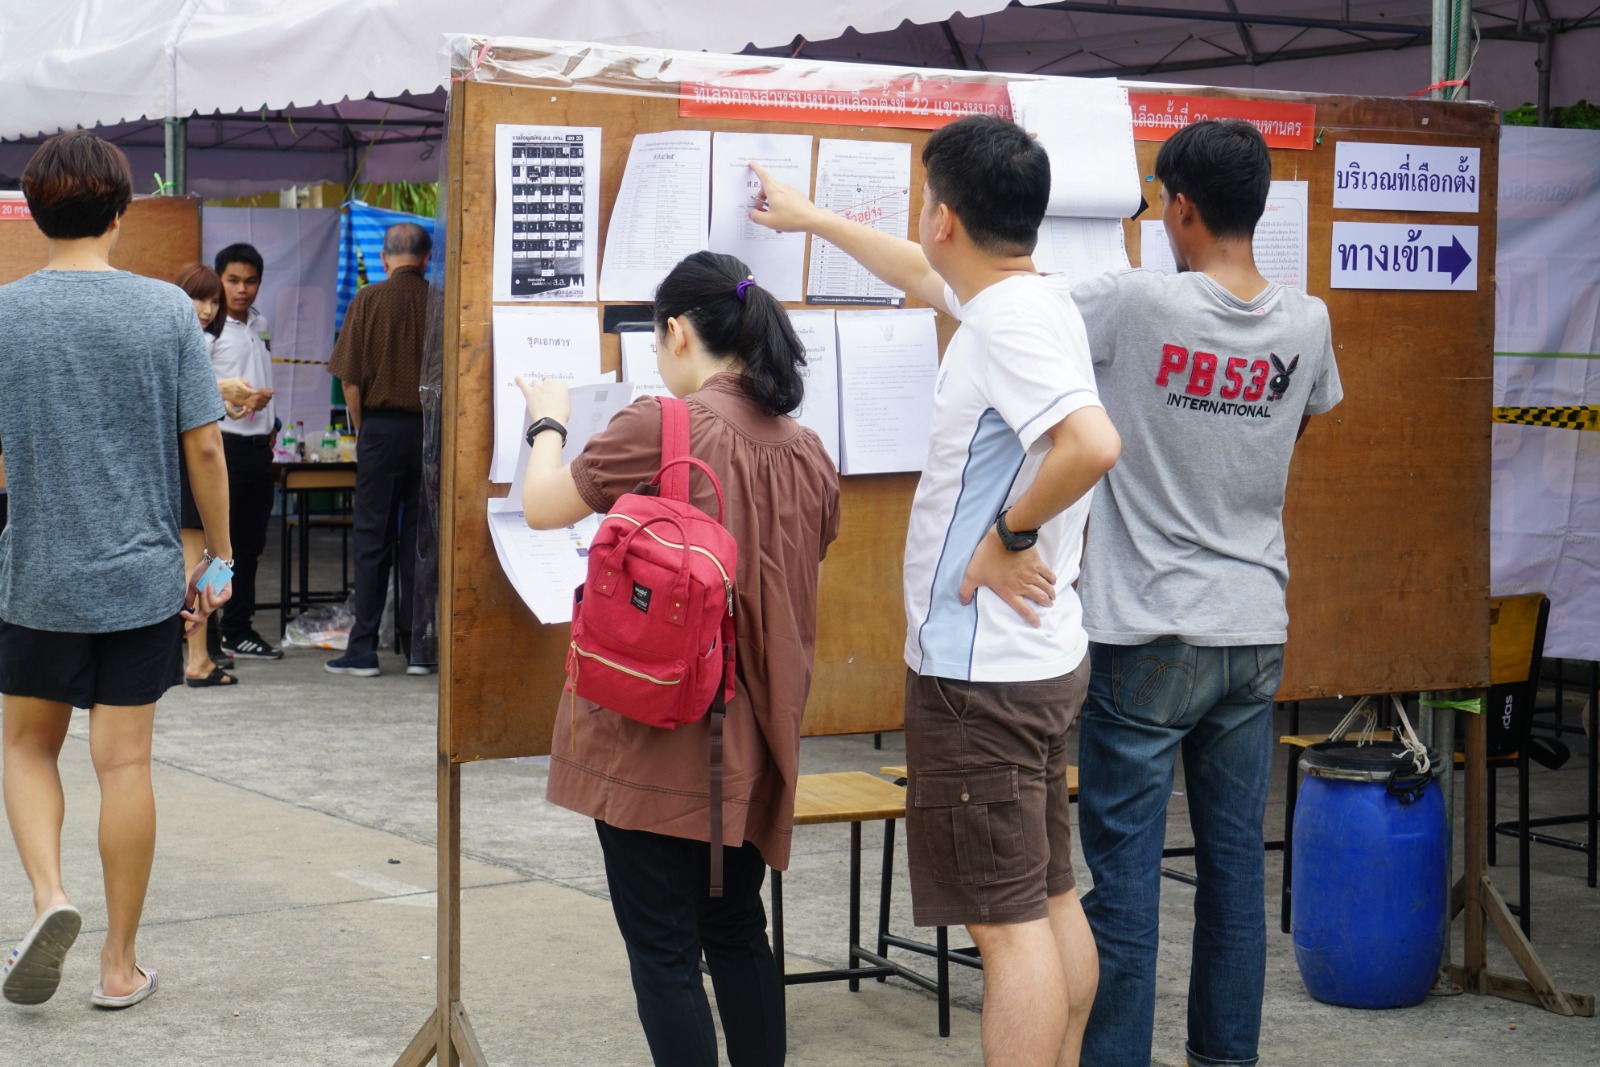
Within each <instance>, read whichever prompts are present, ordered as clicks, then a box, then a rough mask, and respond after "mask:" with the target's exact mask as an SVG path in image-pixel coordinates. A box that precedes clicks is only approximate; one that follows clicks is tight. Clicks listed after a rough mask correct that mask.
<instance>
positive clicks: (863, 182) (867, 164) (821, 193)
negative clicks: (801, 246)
mask: <svg viewBox="0 0 1600 1067" xmlns="http://www.w3.org/2000/svg"><path fill="white" fill-rule="evenodd" d="M814 199H815V201H816V204H817V206H818V207H821V208H826V209H827V210H829V211H832V212H833V213H834V214H836V215H842V216H843V217H845V218H847V219H851V220H853V221H855V222H860V223H863V224H865V225H867V226H871V227H872V228H873V229H875V230H878V231H880V232H882V233H886V234H888V235H889V236H891V237H898V238H900V239H901V240H905V237H906V234H907V233H908V232H909V227H910V220H911V146H910V145H909V144H906V143H904V142H898V141H843V140H837V139H834V138H823V139H822V141H820V142H819V143H818V145H817V195H816V197H815V198H814ZM905 302H906V294H905V293H904V292H902V291H901V290H899V289H896V288H895V287H894V286H892V285H889V284H888V283H887V282H883V281H879V280H878V279H877V278H876V277H874V276H873V274H872V272H871V271H869V270H867V268H865V267H863V266H862V265H861V264H860V263H857V262H856V261H855V260H854V259H852V258H850V257H849V256H847V255H845V254H844V253H843V252H841V251H840V250H839V249H838V247H837V246H836V245H832V244H829V243H828V242H827V241H824V240H823V239H822V238H820V237H813V238H811V269H810V271H809V273H808V276H807V278H806V303H808V304H879V305H883V306H885V307H901V306H903V305H904V304H905Z"/></svg>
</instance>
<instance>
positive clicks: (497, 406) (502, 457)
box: [489, 307, 600, 482]
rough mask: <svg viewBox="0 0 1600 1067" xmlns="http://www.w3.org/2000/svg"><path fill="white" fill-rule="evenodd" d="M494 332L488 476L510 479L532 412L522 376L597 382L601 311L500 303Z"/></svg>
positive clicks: (495, 479) (494, 317) (493, 320)
mask: <svg viewBox="0 0 1600 1067" xmlns="http://www.w3.org/2000/svg"><path fill="white" fill-rule="evenodd" d="M492 331H493V337H494V389H493V393H492V395H493V397H494V455H493V457H492V458H491V459H490V461H489V480H490V481H491V482H509V481H511V480H512V478H513V476H514V474H515V472H516V463H517V449H518V447H519V446H520V445H521V444H522V436H521V435H522V430H523V428H524V427H525V426H526V415H527V410H528V404H527V401H526V400H524V399H523V396H522V390H521V389H519V388H517V381H516V379H517V376H518V375H519V374H520V375H529V376H533V377H539V378H560V379H562V380H564V381H567V382H581V381H589V380H592V379H593V378H594V377H595V376H596V375H598V374H599V373H600V310H599V309H598V308H592V307H574V308H567V307H497V308H495V309H494V312H493V316H492ZM568 440H569V442H570V440H571V438H570V435H569V438H568Z"/></svg>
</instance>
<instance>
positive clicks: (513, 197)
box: [494, 125, 600, 300]
mask: <svg viewBox="0 0 1600 1067" xmlns="http://www.w3.org/2000/svg"><path fill="white" fill-rule="evenodd" d="M494 176H495V187H494V299H496V300H593V299H594V294H595V264H596V262H597V261H598V256H597V255H596V248H597V247H598V242H599V240H600V128H599V127H598V126H509V125H500V126H496V127H495V130H494Z"/></svg>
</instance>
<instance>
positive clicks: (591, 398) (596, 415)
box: [510, 374, 636, 496]
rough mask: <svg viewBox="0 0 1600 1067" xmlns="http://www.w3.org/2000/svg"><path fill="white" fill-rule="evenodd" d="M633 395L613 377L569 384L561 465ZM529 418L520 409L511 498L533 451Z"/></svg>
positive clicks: (518, 490)
mask: <svg viewBox="0 0 1600 1067" xmlns="http://www.w3.org/2000/svg"><path fill="white" fill-rule="evenodd" d="M635 395H636V394H635V392H634V389H633V385H632V384H631V383H629V382H619V381H617V379H616V376H615V375H611V374H602V375H599V376H598V377H595V378H591V379H589V380H587V381H578V382H573V383H572V384H571V385H570V386H568V388H567V398H568V402H569V403H570V404H571V405H572V410H571V412H569V413H568V415H567V420H566V422H565V423H564V425H565V426H566V428H567V439H566V441H565V443H563V444H562V446H561V462H562V463H571V462H572V461H573V460H575V459H577V458H578V455H579V454H580V453H581V452H582V451H583V447H584V446H585V445H587V444H588V443H589V438H591V437H593V436H594V435H595V434H597V433H599V432H600V431H601V430H603V429H605V428H606V425H607V424H608V423H610V422H611V418H612V416H614V415H615V414H616V413H617V412H619V411H621V410H622V409H623V408H625V407H627V406H628V405H629V404H631V403H633V400H634V397H635ZM532 425H533V418H532V417H531V416H530V415H529V414H528V409H527V405H526V404H524V405H523V409H522V432H521V434H520V436H519V437H518V441H517V465H516V469H515V470H514V471H513V472H512V475H511V493H510V495H511V496H516V495H517V494H519V493H521V492H522V480H523V477H524V476H525V475H526V474H527V473H528V457H529V456H530V455H532V454H533V448H532V446H531V445H530V444H529V443H528V427H530V426H532Z"/></svg>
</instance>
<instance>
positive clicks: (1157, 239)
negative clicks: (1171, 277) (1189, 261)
mask: <svg viewBox="0 0 1600 1067" xmlns="http://www.w3.org/2000/svg"><path fill="white" fill-rule="evenodd" d="M1139 266H1140V267H1141V268H1143V269H1144V270H1153V271H1159V272H1160V273H1162V274H1176V273H1178V261H1177V260H1176V259H1173V258H1172V246H1171V245H1170V244H1168V243H1167V224H1166V223H1164V222H1162V221H1161V220H1160V219H1154V220H1152V219H1140V220H1139Z"/></svg>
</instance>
